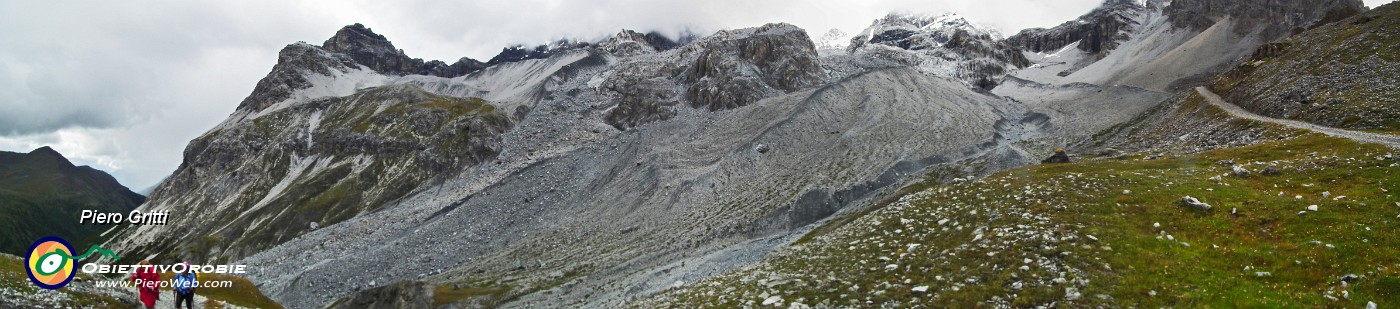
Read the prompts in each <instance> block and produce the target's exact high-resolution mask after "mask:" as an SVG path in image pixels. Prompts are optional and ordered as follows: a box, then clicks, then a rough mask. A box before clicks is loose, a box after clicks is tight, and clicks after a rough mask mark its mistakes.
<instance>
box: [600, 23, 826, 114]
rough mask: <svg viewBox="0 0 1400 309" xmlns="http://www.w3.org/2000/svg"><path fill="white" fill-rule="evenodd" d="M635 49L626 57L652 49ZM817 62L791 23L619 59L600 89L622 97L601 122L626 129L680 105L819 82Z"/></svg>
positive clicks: (750, 98) (726, 104)
mask: <svg viewBox="0 0 1400 309" xmlns="http://www.w3.org/2000/svg"><path fill="white" fill-rule="evenodd" d="M627 34H628V33H625V32H624V33H623V35H627ZM634 41H635V40H634ZM637 46H642V45H640V44H637ZM647 47H651V48H650V49H645V48H647ZM633 50H640V51H641V52H627V53H626V54H627V55H636V54H643V53H645V52H646V51H647V50H653V51H654V50H657V49H656V48H655V47H652V46H651V45H646V46H645V47H641V48H634V49H633ZM818 63H819V61H818V59H817V52H816V48H815V46H813V44H812V41H811V39H809V38H808V37H807V32H806V31H803V30H802V29H799V28H797V27H794V26H792V25H788V24H768V25H764V26H762V27H757V28H748V29H739V30H726V31H721V32H719V33H716V34H715V35H712V36H709V37H706V38H704V39H701V40H699V41H696V42H694V43H691V44H687V45H685V46H683V47H681V48H678V49H675V50H670V51H666V52H665V53H661V54H656V55H649V56H646V57H638V58H636V59H632V60H628V61H626V62H624V63H621V64H619V65H618V66H617V68H616V69H614V70H613V71H611V72H612V73H611V74H609V75H608V76H607V77H606V78H605V79H603V80H602V81H601V82H602V84H601V86H602V87H603V88H605V89H608V90H610V91H613V92H616V93H617V94H619V95H620V98H619V99H618V100H619V101H618V103H617V107H616V108H614V109H613V110H612V111H611V112H610V113H609V114H608V116H607V118H606V120H607V122H608V123H609V124H611V125H613V126H614V127H617V128H619V129H626V128H629V127H635V126H638V125H641V124H645V123H648V122H653V121H657V120H664V119H669V118H671V117H673V116H674V115H675V113H676V111H675V108H676V107H675V106H677V105H680V104H681V103H685V104H684V105H689V106H691V107H694V108H703V109H708V110H711V111H715V110H725V109H733V108H737V107H741V106H745V105H748V104H752V103H753V102H756V101H758V100H761V99H764V98H768V97H773V96H777V95H782V94H786V93H788V92H792V91H796V90H798V89H802V88H806V87H811V86H814V85H817V84H819V83H822V82H823V81H825V80H826V74H825V73H824V72H823V71H822V69H821V67H820V66H819V65H818Z"/></svg>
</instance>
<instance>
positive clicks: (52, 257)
mask: <svg viewBox="0 0 1400 309" xmlns="http://www.w3.org/2000/svg"><path fill="white" fill-rule="evenodd" d="M72 256H73V245H71V244H68V241H65V240H63V239H62V238H58V237H53V236H49V237H44V238H40V239H39V240H38V241H35V242H34V245H33V246H30V247H29V255H28V256H25V257H24V266H25V268H26V270H27V271H28V273H29V281H33V282H34V285H38V286H39V287H41V288H45V289H50V290H57V289H58V288H61V287H63V286H65V285H68V282H71V281H73V276H74V275H75V274H74V272H73V264H74V261H73V258H72Z"/></svg>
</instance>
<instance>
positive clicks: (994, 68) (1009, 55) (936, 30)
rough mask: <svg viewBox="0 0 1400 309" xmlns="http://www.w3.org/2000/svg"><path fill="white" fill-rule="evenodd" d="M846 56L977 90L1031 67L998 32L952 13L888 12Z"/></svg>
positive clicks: (852, 45) (853, 45) (859, 39)
mask: <svg viewBox="0 0 1400 309" xmlns="http://www.w3.org/2000/svg"><path fill="white" fill-rule="evenodd" d="M846 50H847V51H848V52H850V53H851V54H856V55H860V56H863V57H866V58H874V59H881V60H884V61H890V62H893V63H898V64H901V65H908V66H914V67H917V68H919V69H920V70H921V71H923V72H924V73H927V74H932V75H939V76H945V77H950V78H956V79H959V80H962V81H964V82H966V83H967V84H969V85H972V86H975V87H979V88H991V87H994V86H996V84H997V83H998V80H1000V78H1001V76H1003V75H1005V74H1006V72H1007V71H1008V70H1011V69H1016V68H1022V67H1026V66H1029V65H1030V61H1029V60H1027V59H1026V58H1025V56H1024V55H1022V54H1021V51H1020V50H1018V49H1016V48H1015V47H1014V46H1012V45H1010V44H1007V43H1006V41H1005V40H1002V39H1001V34H1000V32H998V31H996V29H994V28H991V27H985V26H980V25H977V24H976V23H973V22H970V21H968V20H967V18H964V17H962V16H961V15H958V14H955V13H949V14H943V15H938V16H932V15H910V14H898V13H892V14H889V15H886V16H885V17H883V18H880V19H876V20H875V21H874V22H872V23H871V26H870V27H869V28H866V29H865V30H864V31H862V32H861V34H860V35H857V36H856V37H854V38H851V44H850V46H849V47H847V49H846Z"/></svg>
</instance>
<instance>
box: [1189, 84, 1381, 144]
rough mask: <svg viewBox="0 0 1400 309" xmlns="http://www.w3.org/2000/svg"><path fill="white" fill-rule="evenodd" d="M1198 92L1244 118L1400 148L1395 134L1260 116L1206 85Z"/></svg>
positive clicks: (1229, 111)
mask: <svg viewBox="0 0 1400 309" xmlns="http://www.w3.org/2000/svg"><path fill="white" fill-rule="evenodd" d="M1196 92H1197V93H1200V94H1201V96H1202V97H1205V98H1206V102H1210V104H1212V105H1215V106H1216V107H1220V109H1223V110H1225V112H1227V113H1230V115H1232V116H1235V117H1239V118H1244V119H1250V120H1257V121H1263V122H1268V123H1275V124H1280V125H1284V126H1289V127H1293V128H1299V129H1308V130H1312V131H1316V132H1319V133H1322V134H1327V135H1328V136H1335V137H1341V138H1347V139H1352V140H1356V141H1359V142H1366V143H1377V144H1383V145H1386V146H1390V147H1393V148H1400V136H1394V135H1388V134H1377V133H1370V132H1360V131H1351V130H1344V129H1338V128H1333V127H1325V126H1320V125H1316V124H1312V123H1307V122H1302V121H1297V120H1287V119H1277V118H1270V117H1265V116H1260V115H1258V114H1255V113H1251V112H1249V111H1247V110H1244V109H1243V108H1240V107H1239V106H1236V105H1234V104H1230V102H1225V100H1224V99H1221V98H1220V96H1219V95H1216V94H1215V93H1214V92H1211V91H1210V89H1206V87H1196Z"/></svg>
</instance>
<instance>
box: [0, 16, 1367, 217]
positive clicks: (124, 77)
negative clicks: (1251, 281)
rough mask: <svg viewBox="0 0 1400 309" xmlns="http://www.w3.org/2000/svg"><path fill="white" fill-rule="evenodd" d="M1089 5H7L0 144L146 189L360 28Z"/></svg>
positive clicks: (442, 48)
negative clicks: (261, 93) (304, 45)
mask: <svg viewBox="0 0 1400 309" xmlns="http://www.w3.org/2000/svg"><path fill="white" fill-rule="evenodd" d="M1100 1H1101V0H942V1H929V0H877V1H828V0H790V1H741V0H695V1H672V2H659V1H628V0H602V1H562V0H553V1H548V0H546V1H537V0H516V1H460V2H457V3H441V2H443V1H421V0H420V1H373V0H351V1H283V0H275V1H257V0H255V1H220V2H212V3H193V2H194V1H145V0H134V1H3V3H0V111H2V112H0V150H3V151H16V152H28V151H29V150H32V149H34V148H38V147H40V146H52V147H53V148H54V149H56V150H58V151H59V152H60V153H63V154H64V155H65V156H68V157H69V158H70V159H71V160H73V161H75V163H76V164H79V165H91V166H93V167H96V168H98V169H101V170H104V171H107V172H109V173H112V174H113V175H114V176H116V177H117V179H118V180H120V181H121V182H122V183H123V184H125V185H127V186H128V187H131V188H132V189H133V190H141V189H145V188H147V187H149V186H152V185H154V184H155V183H156V182H158V181H160V180H161V179H162V178H164V177H165V176H167V175H169V174H170V173H171V172H172V171H174V169H175V167H177V166H179V164H180V162H181V156H182V152H183V150H184V147H185V145H186V144H187V143H188V142H189V140H191V139H193V138H195V137H197V136H199V135H200V134H203V133H204V132H205V131H207V130H208V129H210V128H212V127H213V126H214V125H215V124H217V123H218V122H219V121H222V120H223V119H224V117H226V116H227V115H228V114H229V113H231V112H232V111H233V109H234V108H235V107H236V106H237V105H238V102H239V101H241V100H242V99H243V98H244V97H245V96H247V95H248V93H249V92H251V91H252V89H253V85H254V84H255V83H257V81H258V79H260V78H262V77H263V76H264V75H266V74H267V72H268V71H269V70H270V69H271V68H272V65H273V64H274V63H275V62H276V57H277V51H278V50H280V49H281V48H282V47H283V46H285V45H286V44H289V43H292V42H296V41H306V42H310V43H313V44H320V43H321V42H322V41H324V40H325V39H326V38H329V37H330V36H331V35H332V34H334V33H335V31H336V30H337V29H339V28H340V27H342V26H344V25H347V24H352V23H357V22H358V23H363V24H365V25H366V26H369V27H371V28H373V29H374V31H375V32H378V33H380V34H383V35H385V36H386V37H388V38H389V39H390V40H391V41H393V42H394V44H395V45H396V46H397V47H399V48H401V49H404V51H405V52H406V53H408V54H409V55H410V56H413V57H420V58H425V59H440V60H445V61H447V62H449V63H450V62H453V61H455V60H456V59H457V58H460V57H464V56H466V57H472V58H476V59H479V60H486V59H489V58H490V57H491V56H493V55H494V54H495V53H496V52H498V51H500V48H501V47H503V46H506V45H510V44H521V43H524V44H537V43H542V42H546V41H550V40H554V39H559V38H584V39H592V38H600V37H602V36H604V35H607V34H609V33H614V32H616V31H618V30H619V29H624V28H626V29H635V30H643V31H645V30H660V31H663V32H668V33H675V32H678V31H680V30H681V29H692V30H694V31H695V32H696V33H710V32H712V31H714V30H718V29H726V28H739V27H749V26H757V25H761V24H763V23H767V22H775V21H783V22H788V23H792V24H795V25H797V26H799V27H802V28H805V29H807V30H808V32H810V33H811V34H812V36H813V37H817V36H820V35H821V34H822V33H825V32H826V31H827V30H829V29H833V28H837V29H843V30H845V31H846V32H848V33H856V32H858V31H859V30H860V29H863V28H864V27H865V26H867V25H869V23H870V21H871V20H872V19H874V18H877V17H880V16H883V15H885V14H886V13H888V12H892V11H900V12H913V13H930V14H939V13H944V12H958V13H961V14H962V15H964V16H966V17H968V18H969V19H971V20H973V21H974V22H978V23H983V24H987V25H990V26H994V27H997V28H999V29H1001V30H1002V32H1004V33H1008V34H1010V33H1014V32H1016V31H1018V30H1020V29H1024V28H1028V27H1050V26H1054V25H1056V24H1059V23H1061V22H1064V21H1067V20H1070V19H1073V18H1074V17H1077V16H1078V15H1080V14H1083V13H1085V12H1087V11H1088V10H1090V9H1091V8H1093V7H1094V6H1096V5H1097V4H1098V3H1099V2H1100ZM391 2H392V3H391ZM1384 2H1389V1H1388V0H1384V1H1383V0H1367V1H1366V3H1367V5H1369V6H1372V7H1374V6H1377V5H1380V4H1382V3H1384Z"/></svg>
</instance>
